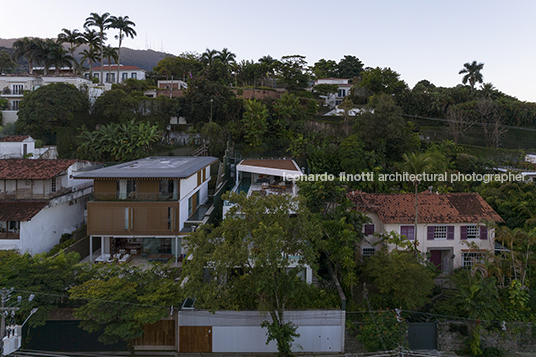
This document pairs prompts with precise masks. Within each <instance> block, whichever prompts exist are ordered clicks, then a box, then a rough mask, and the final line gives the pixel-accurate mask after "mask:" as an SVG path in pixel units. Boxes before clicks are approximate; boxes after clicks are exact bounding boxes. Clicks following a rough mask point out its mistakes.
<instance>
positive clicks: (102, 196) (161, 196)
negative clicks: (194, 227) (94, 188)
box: [92, 192, 179, 201]
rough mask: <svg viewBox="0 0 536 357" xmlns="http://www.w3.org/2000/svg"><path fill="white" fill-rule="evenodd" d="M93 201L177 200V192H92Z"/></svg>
mask: <svg viewBox="0 0 536 357" xmlns="http://www.w3.org/2000/svg"><path fill="white" fill-rule="evenodd" d="M92 199H93V201H178V200H179V194H178V193H176V194H173V193H137V192H130V193H125V194H120V193H93V198H92Z"/></svg>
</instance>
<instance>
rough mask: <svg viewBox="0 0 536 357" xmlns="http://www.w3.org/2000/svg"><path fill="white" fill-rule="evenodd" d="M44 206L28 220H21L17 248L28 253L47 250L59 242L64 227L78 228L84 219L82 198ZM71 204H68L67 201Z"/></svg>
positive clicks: (68, 228) (69, 228)
mask: <svg viewBox="0 0 536 357" xmlns="http://www.w3.org/2000/svg"><path fill="white" fill-rule="evenodd" d="M76 201H77V202H76V203H75V201H74V200H73V201H67V202H64V203H61V204H58V205H56V206H53V207H45V208H44V209H42V210H41V212H39V213H38V214H37V215H35V216H34V217H33V218H32V219H31V220H30V221H28V222H21V229H20V242H19V250H20V252H21V253H25V252H28V253H30V254H36V253H43V252H48V251H49V250H50V249H51V248H52V247H54V245H56V244H58V243H59V242H60V238H61V235H62V234H63V233H66V232H65V229H67V230H69V233H70V232H71V228H72V227H74V228H78V227H79V226H80V225H81V224H82V223H83V221H84V204H85V202H84V198H83V197H82V198H78V199H76ZM70 202H72V203H73V204H72V205H70V204H69V203H70Z"/></svg>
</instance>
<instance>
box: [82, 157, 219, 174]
mask: <svg viewBox="0 0 536 357" xmlns="http://www.w3.org/2000/svg"><path fill="white" fill-rule="evenodd" d="M217 160H218V159H217V158H215V157H212V156H201V157H194V156H151V157H146V158H145V159H139V160H134V161H129V162H125V163H122V164H118V165H114V166H108V167H104V168H102V169H97V170H92V171H86V172H83V173H80V174H78V175H75V176H74V178H75V179H128V178H130V179H133V178H141V179H144V178H145V179H158V178H160V179H167V178H169V179H175V178H177V179H178V178H187V177H190V176H192V175H193V174H195V173H196V172H197V171H199V170H201V169H202V168H204V167H207V166H209V165H210V164H212V163H213V162H216V161H217Z"/></svg>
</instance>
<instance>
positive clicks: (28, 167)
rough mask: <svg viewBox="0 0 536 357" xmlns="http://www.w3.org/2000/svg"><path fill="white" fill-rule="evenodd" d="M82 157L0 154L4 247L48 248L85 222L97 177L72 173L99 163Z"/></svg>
mask: <svg viewBox="0 0 536 357" xmlns="http://www.w3.org/2000/svg"><path fill="white" fill-rule="evenodd" d="M95 165H96V164H94V163H90V162H84V161H78V160H53V159H51V160H22V159H3V160H0V237H1V239H0V249H4V250H5V249H15V250H18V251H19V252H21V253H25V252H28V253H30V254H36V253H43V252H47V251H49V250H50V249H51V248H52V247H53V246H54V245H56V244H58V243H59V241H60V237H61V235H62V234H64V233H71V232H72V231H74V230H76V229H77V228H78V227H80V226H81V225H82V224H83V223H84V210H85V206H86V202H87V201H88V199H89V194H90V193H91V192H93V181H92V180H84V181H77V182H74V180H73V173H75V172H77V171H82V170H84V169H88V168H92V167H95Z"/></svg>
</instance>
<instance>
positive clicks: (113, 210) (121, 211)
mask: <svg viewBox="0 0 536 357" xmlns="http://www.w3.org/2000/svg"><path fill="white" fill-rule="evenodd" d="M87 211H88V219H87V220H88V226H87V231H88V235H97V236H98V235H104V236H108V235H109V236H114V235H115V236H121V235H149V236H158V235H162V236H166V235H167V236H169V235H178V234H179V202H177V201H175V202H172V201H167V202H143V201H92V202H88V205H87Z"/></svg>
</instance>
